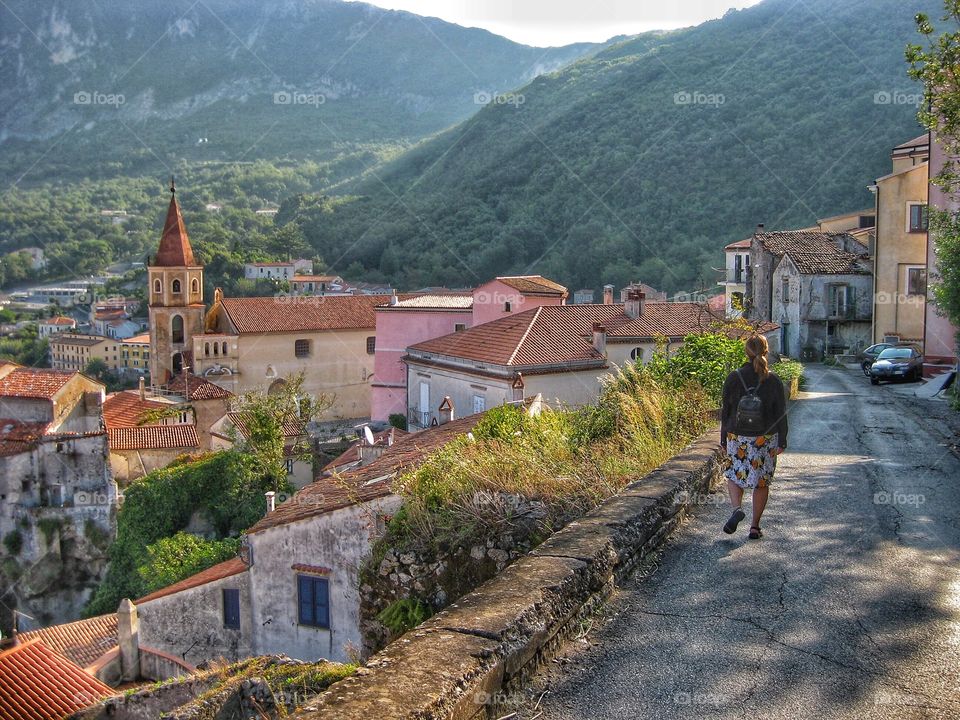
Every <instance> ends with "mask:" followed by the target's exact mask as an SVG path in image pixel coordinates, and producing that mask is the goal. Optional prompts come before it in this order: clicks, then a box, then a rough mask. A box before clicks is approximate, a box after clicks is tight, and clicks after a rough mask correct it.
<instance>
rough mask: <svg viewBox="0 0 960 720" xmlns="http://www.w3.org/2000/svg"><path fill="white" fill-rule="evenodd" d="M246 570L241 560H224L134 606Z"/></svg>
mask: <svg viewBox="0 0 960 720" xmlns="http://www.w3.org/2000/svg"><path fill="white" fill-rule="evenodd" d="M246 570H247V564H246V563H245V562H244V561H243V560H242V559H241V558H238V557H235V558H230V559H229V560H224V561H223V562H222V563H217V564H216V565H214V566H212V567H208V568H207V569H206V570H202V571H201V572H198V573H197V574H196V575H191V576H190V577H188V578H186V579H184V580H181V581H180V582H178V583H174V584H173V585H167V587H165V588H160V589H159V590H157V591H155V592H152V593H150V594H149V595H144V596H143V597H142V598H140V599H139V600H134V605H140V604H141V603H145V602H150V601H151V600H156V599H157V598H162V597H166V596H167V595H173V594H174V593H178V592H183V591H184V590H189V589H191V588H195V587H200V586H201V585H206V584H207V583H211V582H213V581H214V580H223V579H224V578H228V577H231V576H233V575H239V574H240V573H242V572H246Z"/></svg>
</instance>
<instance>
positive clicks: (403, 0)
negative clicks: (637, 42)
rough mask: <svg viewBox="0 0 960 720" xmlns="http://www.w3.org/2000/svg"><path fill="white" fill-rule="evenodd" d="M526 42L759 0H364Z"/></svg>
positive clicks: (713, 12)
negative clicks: (479, 28) (483, 29)
mask: <svg viewBox="0 0 960 720" xmlns="http://www.w3.org/2000/svg"><path fill="white" fill-rule="evenodd" d="M367 1H368V2H371V3H372V4H374V5H378V6H379V7H384V8H391V9H395V10H408V11H410V12H413V13H416V14H417V15H426V16H428V17H438V18H442V19H444V20H447V21H449V22H454V23H457V24H458V25H465V26H467V27H481V28H485V29H487V30H489V31H490V32H494V33H497V34H498V35H504V36H505V37H508V38H510V39H511V40H515V41H517V42H521V43H525V44H527V45H540V46H548V45H566V44H567V43H572V42H581V41H591V42H598V41H601V40H606V39H607V38H610V37H613V36H614V35H631V34H634V33H638V32H643V31H644V30H660V29H672V28H678V27H686V26H688V25H696V24H698V23H701V22H703V21H704V20H710V19H711V18H717V17H720V16H721V15H723V13H725V12H726V11H727V10H728V9H730V8H732V7H733V8H745V7H749V6H751V5H756V4H757V3H758V2H759V0H367Z"/></svg>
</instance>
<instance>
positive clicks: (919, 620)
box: [515, 366, 960, 720]
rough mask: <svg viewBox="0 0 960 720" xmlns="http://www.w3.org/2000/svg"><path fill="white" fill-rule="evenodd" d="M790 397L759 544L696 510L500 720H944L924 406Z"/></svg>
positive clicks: (935, 497) (938, 455) (817, 392)
mask: <svg viewBox="0 0 960 720" xmlns="http://www.w3.org/2000/svg"><path fill="white" fill-rule="evenodd" d="M807 387H808V392H805V393H804V394H803V395H802V397H801V399H799V400H798V401H797V402H795V403H794V404H793V405H792V407H791V409H790V425H791V430H790V442H789V448H788V451H787V452H786V453H785V454H784V455H783V456H781V458H780V463H779V467H778V471H777V482H776V484H775V486H774V487H772V488H771V495H770V503H769V505H768V508H767V512H766V514H765V515H764V522H763V528H764V534H765V537H764V538H763V539H761V540H759V541H751V540H748V539H747V530H748V527H749V525H750V523H749V522H748V521H749V517H750V514H749V508H748V507H747V506H746V504H745V508H744V509H745V510H747V519H748V521H746V522H744V523H742V524H741V526H740V529H739V530H738V532H737V534H736V535H734V536H727V535H724V534H722V533H721V532H720V527H721V526H722V524H723V522H724V521H725V520H726V518H727V516H728V515H729V508H728V506H727V504H726V498H725V492H723V493H717V494H715V495H710V496H708V497H707V498H706V499H705V500H704V502H703V503H702V504H701V505H700V506H699V507H698V508H697V510H696V512H695V514H694V516H693V518H692V519H691V520H690V521H689V522H687V523H686V524H685V525H684V526H683V527H682V528H681V529H680V530H679V531H678V533H677V534H676V535H675V536H674V538H673V539H672V540H671V541H670V543H669V544H668V545H667V547H666V548H665V550H664V552H663V555H662V556H661V558H660V562H659V564H658V566H656V567H654V568H652V569H651V570H650V572H648V573H646V574H644V575H643V576H637V577H634V578H633V579H631V580H629V581H627V583H626V584H625V585H624V587H622V588H620V590H619V591H618V592H617V593H616V594H615V595H614V596H613V597H612V598H611V601H610V603H609V605H608V607H607V612H606V617H605V618H604V619H603V620H602V621H599V622H598V624H597V625H596V627H595V628H594V629H593V630H591V631H590V632H589V633H587V634H586V636H585V638H583V639H580V640H576V641H572V642H570V643H568V644H567V646H566V647H565V648H564V649H563V651H562V653H561V658H560V659H559V662H556V663H552V664H551V665H550V667H549V668H548V669H547V670H545V671H544V672H542V673H540V674H539V675H538V676H537V677H536V678H535V679H534V680H533V684H532V686H531V687H530V689H529V690H528V693H527V695H526V697H527V698H532V699H528V700H524V701H522V702H519V703H518V705H519V706H518V707H517V714H516V716H515V717H516V718H518V719H519V718H533V717H536V716H537V713H542V714H541V715H539V717H540V718H542V719H543V720H550V719H553V718H556V719H557V720H567V719H570V720H573V719H574V718H576V719H577V720H580V719H581V718H604V719H606V718H700V717H706V718H759V719H761V720H766V719H768V718H784V719H787V718H789V719H790V720H796V719H798V718H817V719H818V720H819V719H824V718H856V719H857V720H864V719H865V718H960V526H958V521H960V460H958V459H957V457H955V456H954V455H953V454H952V453H951V452H950V450H949V449H947V447H946V443H945V442H944V439H945V436H946V433H945V431H944V430H943V429H942V427H941V426H938V425H937V424H936V423H935V422H932V421H931V420H930V419H929V417H930V414H929V413H928V412H925V411H924V405H923V403H924V402H926V401H919V400H916V399H912V398H906V397H904V396H903V395H902V394H899V393H897V392H894V391H893V390H894V389H893V388H891V387H888V386H880V387H872V386H871V385H870V383H869V381H868V380H867V379H866V378H864V377H863V376H862V375H861V374H859V373H857V372H855V371H850V370H847V371H843V370H839V369H830V368H825V367H819V366H812V367H810V368H808V386H807ZM537 701H539V702H538V703H537Z"/></svg>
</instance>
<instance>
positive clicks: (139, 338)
mask: <svg viewBox="0 0 960 720" xmlns="http://www.w3.org/2000/svg"><path fill="white" fill-rule="evenodd" d="M120 342H125V343H131V344H138V345H149V344H150V333H143V334H141V335H134V336H133V337H128V338H124V339H123V340H121V341H120Z"/></svg>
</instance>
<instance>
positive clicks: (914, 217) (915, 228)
mask: <svg viewBox="0 0 960 720" xmlns="http://www.w3.org/2000/svg"><path fill="white" fill-rule="evenodd" d="M926 231H927V206H926V205H921V204H920V203H911V204H910V232H926Z"/></svg>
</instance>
